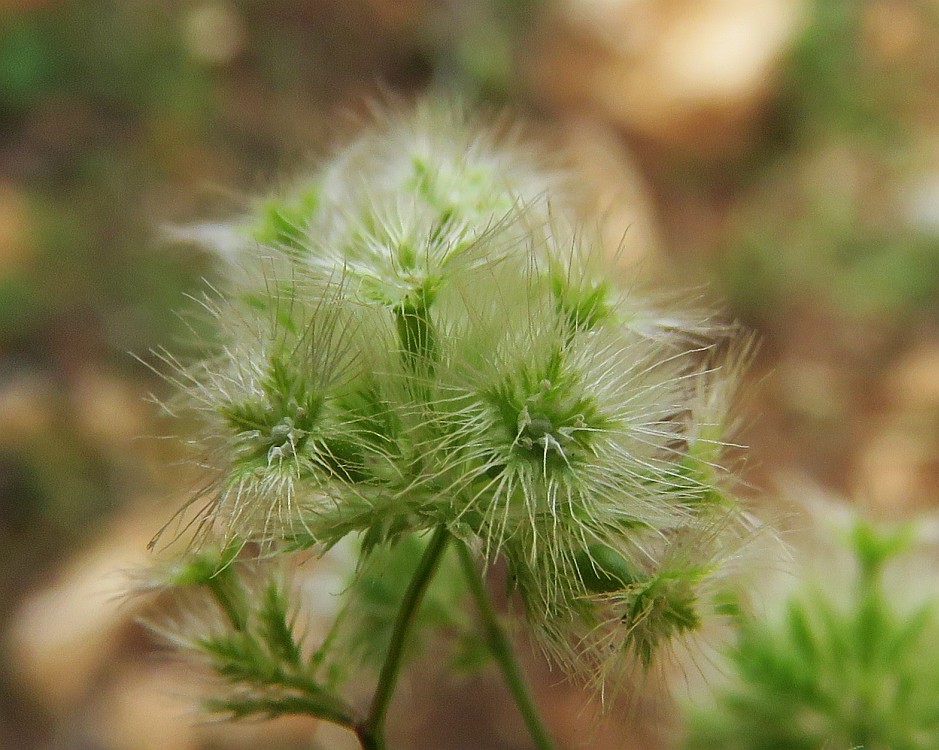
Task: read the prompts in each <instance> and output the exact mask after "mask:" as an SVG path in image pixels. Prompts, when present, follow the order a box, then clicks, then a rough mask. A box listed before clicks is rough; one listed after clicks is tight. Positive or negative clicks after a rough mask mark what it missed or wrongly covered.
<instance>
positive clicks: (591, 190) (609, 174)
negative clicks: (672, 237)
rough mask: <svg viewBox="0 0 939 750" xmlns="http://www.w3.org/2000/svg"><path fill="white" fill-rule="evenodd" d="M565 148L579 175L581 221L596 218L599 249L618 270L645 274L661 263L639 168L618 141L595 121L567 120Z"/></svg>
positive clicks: (656, 228)
mask: <svg viewBox="0 0 939 750" xmlns="http://www.w3.org/2000/svg"><path fill="white" fill-rule="evenodd" d="M562 130H563V135H564V139H565V145H566V146H567V150H568V151H569V152H570V153H571V155H572V158H573V160H574V162H575V168H576V170H577V173H578V175H583V177H584V178H585V179H584V183H585V190H584V192H585V193H586V200H587V201H588V202H589V203H590V205H588V206H586V210H587V215H589V216H599V217H601V220H602V223H601V231H602V233H603V240H604V247H605V249H606V251H607V253H609V254H610V255H611V256H615V258H616V262H617V265H618V266H619V267H620V268H635V267H636V266H638V265H640V264H641V266H642V270H643V271H648V270H650V269H651V267H652V266H654V265H655V263H656V262H658V261H660V260H661V250H662V243H661V238H660V229H659V224H658V219H657V217H656V215H655V210H654V206H653V203H652V200H651V198H650V195H649V190H648V187H647V186H646V184H645V180H644V178H643V175H642V172H641V171H640V169H639V166H638V165H637V164H636V163H635V162H634V160H633V158H632V156H631V154H630V153H629V151H628V149H627V148H626V146H625V144H624V143H623V142H622V139H621V138H619V137H618V135H617V134H616V133H615V132H614V131H612V130H611V129H610V128H609V127H606V126H604V125H602V124H600V123H597V122H596V121H593V120H590V119H588V118H584V117H581V118H569V119H568V120H567V121H566V122H564V123H563V125H562Z"/></svg>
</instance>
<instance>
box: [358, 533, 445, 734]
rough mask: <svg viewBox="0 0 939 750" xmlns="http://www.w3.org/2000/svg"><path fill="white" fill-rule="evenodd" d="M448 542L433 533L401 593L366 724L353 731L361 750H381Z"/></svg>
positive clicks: (443, 535)
mask: <svg viewBox="0 0 939 750" xmlns="http://www.w3.org/2000/svg"><path fill="white" fill-rule="evenodd" d="M449 539H450V532H449V531H447V529H446V527H444V526H440V527H439V528H437V529H436V530H435V531H434V534H433V536H432V537H431V539H430V543H429V544H428V545H427V549H425V550H424V554H423V556H422V557H421V560H420V562H419V563H418V565H417V570H415V571H414V576H413V577H412V578H411V582H410V583H409V584H408V588H407V591H405V593H404V599H403V600H402V601H401V608H400V609H399V610H398V615H397V617H396V619H395V624H394V629H393V630H392V634H391V643H390V644H389V646H388V653H387V654H386V655H385V661H384V663H383V664H382V668H381V673H380V674H379V675H378V686H377V687H376V688H375V694H374V696H373V697H372V704H371V708H370V710H369V712H368V716H367V717H366V719H365V721H364V722H362V723H361V724H359V725H358V726H357V727H356V730H355V732H356V736H357V737H358V739H359V743H360V744H361V745H362V750H384V747H385V738H384V730H385V717H386V715H387V713H388V705H389V703H390V702H391V696H392V695H393V694H394V690H395V686H396V685H397V682H398V674H399V672H400V671H401V657H402V655H403V654H404V646H405V643H406V640H407V636H408V633H409V632H410V629H411V625H412V624H413V623H414V618H415V617H416V616H417V611H418V609H419V608H420V605H421V601H422V599H423V598H424V593H425V592H426V591H427V586H428V585H429V584H430V581H431V579H432V578H433V576H434V573H435V572H436V570H437V566H438V564H439V563H440V558H441V557H442V555H443V551H444V550H445V549H446V546H447V542H448V541H449Z"/></svg>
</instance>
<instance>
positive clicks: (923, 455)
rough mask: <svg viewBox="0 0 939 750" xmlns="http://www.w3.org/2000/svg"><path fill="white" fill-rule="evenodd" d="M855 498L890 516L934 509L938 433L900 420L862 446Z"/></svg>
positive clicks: (938, 464)
mask: <svg viewBox="0 0 939 750" xmlns="http://www.w3.org/2000/svg"><path fill="white" fill-rule="evenodd" d="M851 476H852V477H853V479H854V488H853V489H854V494H855V495H856V496H857V497H858V498H859V499H860V500H861V501H867V502H868V503H870V504H872V505H873V506H874V507H875V508H877V509H878V510H881V511H883V512H885V513H887V514H890V515H891V516H892V515H893V514H895V513H897V512H900V513H910V512H915V511H922V510H924V509H926V508H930V507H935V504H936V487H937V485H939V430H937V429H933V430H932V431H930V430H929V425H927V424H925V423H923V422H922V421H921V420H916V419H913V420H910V419H905V420H898V421H897V422H896V423H894V424H889V425H887V426H885V428H884V429H883V430H882V431H880V432H879V433H878V434H876V435H875V436H874V437H873V438H872V439H871V440H870V441H869V442H868V443H867V444H866V445H864V446H862V448H861V450H860V453H859V456H858V459H857V466H856V470H855V471H854V472H852V474H851Z"/></svg>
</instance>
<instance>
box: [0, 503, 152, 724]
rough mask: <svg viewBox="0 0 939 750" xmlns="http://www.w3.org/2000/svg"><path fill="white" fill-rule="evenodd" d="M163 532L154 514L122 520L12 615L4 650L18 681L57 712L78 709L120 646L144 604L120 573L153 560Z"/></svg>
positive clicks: (136, 515) (128, 517)
mask: <svg viewBox="0 0 939 750" xmlns="http://www.w3.org/2000/svg"><path fill="white" fill-rule="evenodd" d="M158 526H159V523H158V522H157V520H156V519H155V518H154V516H153V515H152V514H150V513H145V514H140V513H138V514H134V515H129V516H127V517H125V518H123V519H121V520H119V521H118V522H116V523H115V524H114V525H113V526H112V527H111V528H110V529H108V530H107V531H106V532H105V533H104V534H103V535H102V536H101V537H99V539H98V541H97V543H95V544H93V545H91V546H89V547H88V548H87V549H86V550H85V551H84V552H83V553H82V554H81V555H80V556H78V557H77V558H75V559H73V560H71V561H69V562H68V563H67V564H66V565H65V567H64V568H63V569H62V570H61V571H60V572H59V573H58V575H56V576H55V578H54V580H53V581H52V582H51V583H50V584H49V585H48V586H47V587H46V588H44V589H42V590H40V591H37V592H36V593H34V594H32V595H31V596H30V597H29V598H27V599H26V600H25V601H24V602H23V604H22V605H21V606H20V607H19V609H18V610H17V611H16V612H14V613H13V616H12V624H11V626H10V629H9V631H8V632H7V633H6V634H5V638H4V641H5V643H4V644H3V645H4V646H5V649H6V651H7V654H8V656H9V662H10V664H11V665H12V669H13V672H14V675H15V677H16V678H17V679H18V681H20V682H21V683H22V684H23V685H24V686H25V687H26V688H28V689H29V690H30V691H31V692H32V694H33V695H34V697H35V698H36V700H37V701H38V702H39V703H41V704H42V705H44V706H46V707H47V708H49V709H50V710H52V711H53V712H56V713H61V712H62V711H65V710H67V709H69V708H70V707H74V706H75V705H77V704H78V703H79V702H80V701H81V700H82V699H83V698H84V696H85V695H86V693H87V691H88V690H89V689H90V687H91V685H92V682H93V679H94V678H95V676H96V675H97V673H98V671H99V670H100V669H101V668H102V666H103V665H105V664H107V662H108V660H109V659H110V658H111V657H112V656H113V654H114V653H115V652H116V650H117V649H118V648H119V645H120V638H119V635H120V634H121V632H122V630H123V629H124V628H125V627H126V626H128V624H129V623H131V621H132V619H133V617H134V616H135V614H136V612H137V608H138V607H139V605H140V601H135V600H133V599H130V600H128V599H127V598H126V597H125V596H124V592H125V590H126V587H127V579H126V578H125V577H124V575H122V572H123V571H127V570H130V569H133V568H137V567H139V566H141V565H144V564H145V563H146V562H147V559H148V555H147V543H148V542H149V541H150V539H151V537H152V536H153V531H154V529H155V528H158Z"/></svg>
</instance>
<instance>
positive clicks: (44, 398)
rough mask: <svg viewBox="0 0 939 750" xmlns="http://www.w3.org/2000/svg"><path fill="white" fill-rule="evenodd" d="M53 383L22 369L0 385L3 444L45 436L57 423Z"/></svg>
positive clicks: (20, 442)
mask: <svg viewBox="0 0 939 750" xmlns="http://www.w3.org/2000/svg"><path fill="white" fill-rule="evenodd" d="M55 411H56V399H55V389H54V388H53V385H52V383H51V382H50V381H49V380H48V379H47V378H43V377H37V376H36V375H35V374H32V373H26V372H20V373H19V374H18V375H17V376H16V377H14V378H13V379H11V380H9V381H8V382H6V383H4V384H3V385H2V386H0V445H3V446H7V447H13V446H16V445H21V444H23V443H28V442H29V441H31V440H34V439H37V438H41V436H42V435H44V434H46V433H47V432H48V431H49V430H51V429H52V426H53V424H54V423H55Z"/></svg>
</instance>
